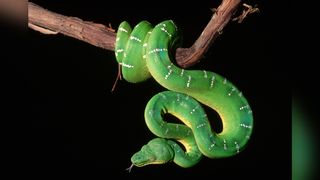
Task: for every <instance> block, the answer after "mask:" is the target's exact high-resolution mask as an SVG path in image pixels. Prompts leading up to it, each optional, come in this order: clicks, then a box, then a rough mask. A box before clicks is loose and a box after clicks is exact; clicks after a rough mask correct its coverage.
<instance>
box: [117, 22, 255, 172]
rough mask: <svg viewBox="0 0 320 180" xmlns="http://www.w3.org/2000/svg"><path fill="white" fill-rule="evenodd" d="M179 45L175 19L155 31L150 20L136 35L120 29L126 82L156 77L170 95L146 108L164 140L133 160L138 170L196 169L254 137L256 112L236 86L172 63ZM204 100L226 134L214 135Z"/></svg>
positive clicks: (154, 142) (152, 125)
mask: <svg viewBox="0 0 320 180" xmlns="http://www.w3.org/2000/svg"><path fill="white" fill-rule="evenodd" d="M179 41H180V37H179V31H178V30H177V27H176V25H175V24H174V23H173V21H171V20H167V21H163V22H161V23H159V24H158V25H156V26H155V27H154V28H153V27H152V26H151V24H150V23H148V22H147V21H142V22H140V23H139V24H138V25H136V26H135V28H134V29H133V30H132V29H131V27H130V25H129V24H128V23H127V22H122V23H121V24H120V26H119V28H118V31H117V39H116V46H115V55H116V58H117V61H118V62H119V63H120V64H121V65H122V74H123V77H124V78H125V79H126V80H127V81H129V82H132V83H137V82H141V81H144V80H146V79H148V78H150V77H153V78H154V79H155V80H156V81H157V82H158V83H159V84H160V85H162V86H163V87H165V88H167V89H168V90H169V91H165V92H161V93H159V94H157V95H155V96H154V97H153V98H152V99H151V100H150V101H149V102H148V104H147V106H146V109H145V121H146V124H147V126H148V128H149V129H150V131H151V132H152V133H154V134H155V135H156V136H158V137H159V138H155V139H153V140H151V141H150V142H149V143H148V144H146V145H144V146H143V147H142V149H141V150H140V151H139V152H137V153H135V154H134V155H133V156H132V158H131V161H132V163H133V165H135V166H138V167H141V166H145V165H148V164H163V163H166V162H169V161H172V160H173V161H174V162H175V163H176V164H178V165H179V166H182V167H191V166H193V165H195V164H196V163H198V162H199V160H200V159H201V157H202V154H203V155H205V156H207V157H209V158H224V157H229V156H233V155H235V154H237V153H239V152H240V151H241V150H243V149H244V147H245V145H246V144H247V142H248V140H249V138H250V135H251V133H252V128H253V116H252V111H251V108H250V106H249V104H248V102H247V100H246V99H245V97H244V96H243V94H242V93H241V92H240V91H239V90H238V89H237V88H236V87H235V86H234V85H233V84H232V83H231V82H229V81H228V80H226V79H225V78H224V77H222V76H220V75H218V74H216V73H213V72H209V71H205V70H202V71H201V70H185V69H181V68H179V67H177V66H176V65H174V64H173V63H172V62H171V60H170V59H173V57H172V55H171V54H172V53H171V52H172V51H173V50H175V48H176V47H177V46H178V42H179ZM198 101H199V102H201V103H202V104H204V105H207V106H209V107H210V108H212V109H214V110H215V111H216V112H217V113H218V114H219V116H220V118H221V120H222V126H223V129H222V132H220V133H215V132H214V131H212V129H211V126H210V123H209V121H208V118H207V115H206V113H205V112H204V110H203V108H202V107H201V105H200V103H199V102H198ZM164 113H170V114H172V115H174V116H176V117H177V118H178V119H180V120H181V121H182V122H183V123H184V124H175V123H169V122H166V121H165V120H164V119H163V117H162V115H163V114H164ZM176 141H178V142H180V143H181V144H183V146H184V149H185V150H184V149H183V148H182V147H180V145H179V144H178V143H177V142H176Z"/></svg>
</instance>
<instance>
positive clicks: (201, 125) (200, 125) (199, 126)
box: [197, 123, 206, 128]
mask: <svg viewBox="0 0 320 180" xmlns="http://www.w3.org/2000/svg"><path fill="white" fill-rule="evenodd" d="M205 125H206V123H201V124H199V125H198V126H197V128H201V127H203V126H205Z"/></svg>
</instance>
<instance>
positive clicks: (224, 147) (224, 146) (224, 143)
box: [223, 139, 228, 150]
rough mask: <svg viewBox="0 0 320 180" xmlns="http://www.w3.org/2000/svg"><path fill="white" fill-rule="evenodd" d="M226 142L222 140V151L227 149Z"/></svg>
mask: <svg viewBox="0 0 320 180" xmlns="http://www.w3.org/2000/svg"><path fill="white" fill-rule="evenodd" d="M226 143H227V141H226V140H225V139H223V149H224V150H227V149H228V148H227V144H226Z"/></svg>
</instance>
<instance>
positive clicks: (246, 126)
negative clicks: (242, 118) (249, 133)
mask: <svg viewBox="0 0 320 180" xmlns="http://www.w3.org/2000/svg"><path fill="white" fill-rule="evenodd" d="M240 126H241V127H244V128H248V129H251V128H252V126H250V125H246V124H243V123H241V124H240Z"/></svg>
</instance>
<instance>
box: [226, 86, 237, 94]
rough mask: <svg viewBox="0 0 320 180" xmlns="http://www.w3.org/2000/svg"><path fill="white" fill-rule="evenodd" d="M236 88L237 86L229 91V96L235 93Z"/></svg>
mask: <svg viewBox="0 0 320 180" xmlns="http://www.w3.org/2000/svg"><path fill="white" fill-rule="evenodd" d="M235 90H236V88H235V87H233V88H232V89H231V91H230V92H229V93H228V96H231V94H232V93H233V91H235Z"/></svg>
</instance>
